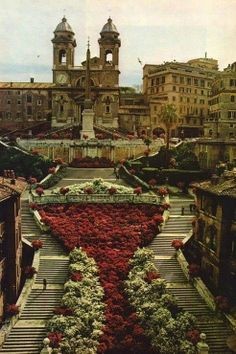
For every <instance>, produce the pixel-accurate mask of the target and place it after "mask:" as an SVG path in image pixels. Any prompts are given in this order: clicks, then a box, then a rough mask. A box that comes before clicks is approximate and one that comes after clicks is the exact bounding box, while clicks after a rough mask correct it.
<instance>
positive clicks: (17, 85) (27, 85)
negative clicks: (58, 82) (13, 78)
mask: <svg viewBox="0 0 236 354" xmlns="http://www.w3.org/2000/svg"><path fill="white" fill-rule="evenodd" d="M51 87H55V84H53V83H51V82H0V89H48V88H51Z"/></svg>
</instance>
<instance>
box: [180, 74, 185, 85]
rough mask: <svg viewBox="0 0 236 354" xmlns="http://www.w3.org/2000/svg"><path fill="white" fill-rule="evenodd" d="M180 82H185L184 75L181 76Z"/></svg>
mask: <svg viewBox="0 0 236 354" xmlns="http://www.w3.org/2000/svg"><path fill="white" fill-rule="evenodd" d="M180 83H181V84H184V77H183V76H180Z"/></svg>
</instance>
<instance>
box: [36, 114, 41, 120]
mask: <svg viewBox="0 0 236 354" xmlns="http://www.w3.org/2000/svg"><path fill="white" fill-rule="evenodd" d="M37 119H39V120H40V119H42V113H41V112H38V113H37Z"/></svg>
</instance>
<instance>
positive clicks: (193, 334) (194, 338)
mask: <svg viewBox="0 0 236 354" xmlns="http://www.w3.org/2000/svg"><path fill="white" fill-rule="evenodd" d="M186 339H187V340H189V341H190V342H191V343H193V344H194V345H196V344H197V343H198V342H199V340H200V332H199V331H198V330H197V329H192V330H190V331H188V332H187V333H186Z"/></svg>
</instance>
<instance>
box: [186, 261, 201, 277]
mask: <svg viewBox="0 0 236 354" xmlns="http://www.w3.org/2000/svg"><path fill="white" fill-rule="evenodd" d="M200 269H201V267H200V266H199V265H198V264H195V263H192V264H189V265H188V273H189V276H190V278H194V277H198V276H199V275H200Z"/></svg>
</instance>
